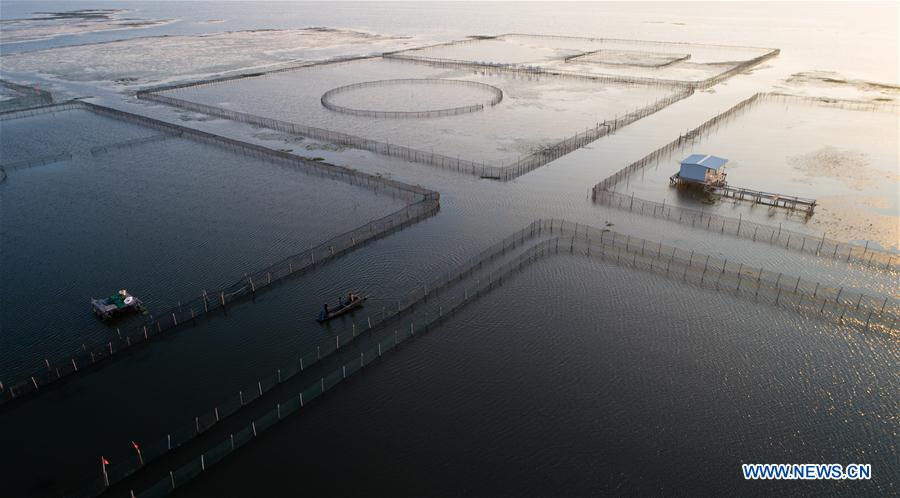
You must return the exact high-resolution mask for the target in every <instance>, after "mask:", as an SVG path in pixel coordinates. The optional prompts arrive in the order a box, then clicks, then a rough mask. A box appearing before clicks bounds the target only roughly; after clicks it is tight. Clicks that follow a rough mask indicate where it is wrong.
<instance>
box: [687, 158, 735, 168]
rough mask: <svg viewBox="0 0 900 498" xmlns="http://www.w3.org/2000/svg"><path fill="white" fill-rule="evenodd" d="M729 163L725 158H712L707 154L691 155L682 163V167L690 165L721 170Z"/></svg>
mask: <svg viewBox="0 0 900 498" xmlns="http://www.w3.org/2000/svg"><path fill="white" fill-rule="evenodd" d="M727 162H728V159H725V158H724V157H717V156H710V155H707V154H691V155H690V156H688V157H687V158H686V159H684V160H683V161H681V164H682V165H686V164H690V165H696V166H702V167H704V168H706V169H719V168H721V167H722V166H724V165H725V163H727Z"/></svg>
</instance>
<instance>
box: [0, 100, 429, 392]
mask: <svg viewBox="0 0 900 498" xmlns="http://www.w3.org/2000/svg"><path fill="white" fill-rule="evenodd" d="M85 112H86V113H88V114H85ZM66 113H68V114H66ZM72 113H82V114H78V116H80V117H84V118H87V117H91V118H93V119H98V118H97V117H96V116H100V117H102V118H103V119H106V118H112V124H117V123H120V122H125V123H128V124H129V126H127V127H125V129H126V131H127V133H124V132H123V133H120V134H118V135H116V138H115V139H114V140H106V141H105V142H104V141H103V135H104V133H105V131H110V130H111V131H110V132H111V133H112V132H115V130H114V129H113V127H111V125H110V123H108V122H107V121H110V120H108V119H106V121H102V122H101V123H100V124H102V125H103V126H100V127H99V128H97V129H95V130H93V133H92V134H91V139H92V140H93V141H92V142H89V143H87V144H82V143H77V144H76V145H77V147H73V148H71V149H70V150H68V151H66V152H60V153H55V154H53V155H51V156H46V157H44V156H42V157H37V158H32V159H27V158H25V157H23V158H21V159H19V158H17V162H15V163H12V165H13V166H14V167H15V168H16V170H15V171H18V169H20V168H25V167H30V166H33V165H36V164H38V163H60V164H65V162H66V161H69V160H71V158H72V157H75V160H77V161H80V162H81V163H85V164H87V165H94V164H95V163H97V162H101V161H107V162H108V161H109V160H114V159H116V157H118V156H117V155H119V154H127V153H130V149H132V148H146V147H162V146H163V145H165V147H164V149H171V150H174V151H176V152H177V151H179V150H182V149H183V148H184V147H187V146H196V144H195V143H193V142H199V143H200V144H201V145H202V146H203V147H212V149H211V150H210V151H209V153H208V154H207V156H210V157H214V156H212V155H213V154H220V155H223V158H222V159H221V160H222V161H223V162H222V163H217V168H218V169H219V170H220V171H223V172H224V168H225V166H226V165H225V164H224V161H227V160H229V159H233V160H234V163H235V164H237V166H236V167H237V168H246V167H247V166H249V165H253V164H254V162H255V161H259V162H261V163H264V165H265V166H268V165H277V166H279V167H280V168H284V170H287V171H288V172H285V171H283V170H279V171H280V173H281V174H285V175H292V174H293V173H290V171H292V170H295V171H297V172H299V173H303V174H305V175H309V176H311V177H312V178H307V179H306V180H304V181H303V184H304V185H314V184H315V182H319V181H323V182H326V183H327V182H331V181H333V183H330V185H332V188H341V189H349V190H351V192H350V193H353V192H352V191H353V190H355V189H356V188H359V189H361V191H360V192H361V193H365V194H366V195H370V194H371V195H372V197H373V198H374V199H375V200H376V201H377V202H378V203H380V204H379V205H378V206H385V207H386V208H385V209H383V211H379V210H378V209H381V208H378V209H375V208H376V207H378V206H375V205H374V204H373V206H372V209H371V210H370V211H368V214H369V215H370V216H371V215H375V216H377V217H376V218H375V219H363V220H361V223H362V224H360V225H356V222H355V221H354V222H353V223H352V224H350V225H349V226H351V227H353V226H355V228H352V229H350V230H346V228H343V227H341V226H340V225H337V224H334V226H333V227H332V228H330V230H331V232H326V234H327V235H325V236H326V237H328V238H327V239H326V240H315V239H311V241H312V243H311V244H307V243H304V244H302V245H298V247H296V248H294V247H290V248H289V249H288V250H285V251H283V252H282V253H280V254H278V253H277V254H278V256H277V257H278V259H277V260H275V261H274V262H271V259H269V260H268V262H266V263H265V264H264V265H263V266H262V267H257V268H256V269H254V270H252V271H250V272H247V271H246V270H245V269H244V268H242V270H241V271H238V270H234V271H233V272H231V273H229V275H231V276H225V277H223V278H222V279H221V280H223V281H224V285H222V282H221V281H220V282H218V283H217V286H215V287H213V286H210V287H209V288H206V289H205V290H200V289H198V288H196V287H193V286H192V287H191V288H190V291H191V294H190V295H188V296H187V298H185V296H184V295H183V294H181V292H175V291H173V290H172V289H178V288H179V287H177V285H176V284H178V282H174V283H173V282H169V283H168V284H166V289H167V292H172V293H173V294H174V295H170V296H168V297H169V298H170V299H169V300H162V301H161V302H162V303H163V304H164V306H165V307H163V305H160V306H159V307H157V308H155V309H153V310H152V311H153V313H152V315H148V317H146V318H136V319H135V320H130V321H128V322H127V323H124V322H123V324H122V325H120V326H118V327H116V328H115V329H113V330H110V329H108V328H107V327H105V326H102V324H100V325H98V324H96V323H95V324H94V325H95V328H97V329H98V330H99V331H100V332H101V333H97V334H94V335H93V336H92V335H90V334H84V335H83V336H82V337H80V339H79V340H78V342H77V343H75V346H72V347H77V350H75V351H73V352H71V353H69V354H63V355H60V354H59V353H56V354H54V355H52V356H51V355H46V356H40V358H46V359H45V360H43V361H41V365H40V367H39V368H37V369H35V370H33V371H30V372H29V371H28V370H30V369H31V367H28V368H27V369H24V368H23V372H24V374H23V375H21V377H20V378H18V379H14V378H5V379H0V403H3V402H8V401H10V400H13V399H21V398H22V397H23V396H25V395H28V394H33V393H37V392H40V391H41V390H42V388H44V387H45V386H48V385H49V384H51V383H55V382H58V381H60V380H61V379H64V378H66V377H68V376H71V375H74V374H77V373H79V372H84V371H87V370H90V368H91V367H92V366H93V365H96V364H98V363H100V362H102V361H104V360H106V359H108V358H112V357H118V353H120V352H122V351H125V350H127V349H129V348H131V347H132V346H136V345H139V344H144V343H146V342H148V341H149V340H150V339H152V338H154V337H156V336H159V335H160V334H163V333H165V332H167V331H169V330H172V329H174V328H177V327H180V326H182V325H185V324H190V323H192V322H194V321H195V320H197V319H199V318H201V317H203V316H205V315H206V314H208V313H211V312H216V311H217V310H223V309H225V308H227V307H228V306H230V305H231V304H232V303H235V302H237V301H238V300H241V299H246V298H252V297H253V296H255V294H256V293H257V292H262V291H265V290H266V289H267V288H269V287H270V286H272V285H273V284H276V283H278V282H279V281H280V280H282V279H285V278H289V277H291V276H295V275H299V274H302V273H303V272H307V271H310V270H311V269H313V268H317V267H320V266H321V265H325V264H328V263H329V262H331V261H333V260H334V259H335V258H338V257H340V256H341V255H343V254H346V253H347V252H349V251H353V250H354V249H356V248H358V247H361V246H363V245H365V244H368V243H371V242H372V241H375V240H378V239H380V238H382V237H385V236H387V235H389V234H391V233H394V232H395V231H398V230H402V229H404V228H406V227H408V226H411V225H413V224H415V223H417V222H419V221H421V220H424V219H427V218H428V217H430V216H432V215H434V214H435V213H436V212H438V210H439V208H440V196H439V194H438V193H437V192H434V191H431V190H428V189H425V188H423V187H419V186H414V185H408V184H405V183H402V182H399V181H396V180H392V179H389V178H384V177H381V176H376V175H369V174H366V173H362V172H360V171H357V170H354V169H351V168H348V167H344V166H337V165H332V164H329V163H326V162H324V161H315V160H310V159H305V158H302V157H299V156H296V155H292V154H289V153H287V152H282V151H276V150H272V149H268V148H265V147H262V146H259V145H255V144H251V143H247V142H243V141H239V140H235V139H229V138H225V137H221V136H217V135H213V134H209V133H205V132H202V131H198V130H193V129H191V128H187V127H183V126H180V125H175V124H171V123H166V122H162V121H157V120H154V119H151V118H146V117H143V116H138V115H134V114H130V113H126V112H122V111H119V110H115V109H111V108H107V107H103V106H98V105H94V104H89V103H85V102H69V103H63V104H57V105H52V106H47V107H42V108H38V109H29V110H22V111H15V112H11V113H5V114H3V115H2V116H0V126H3V127H4V131H5V132H6V131H7V130H10V132H11V128H9V126H10V125H11V124H14V123H18V121H16V120H20V119H24V120H27V119H31V118H35V119H38V118H41V117H42V116H48V117H54V118H55V117H56V116H59V119H56V121H57V122H66V123H68V122H73V123H74V124H78V122H79V121H78V120H77V119H76V120H74V121H73V119H74V118H73V116H76V114H72ZM79 119H81V118H79ZM134 125H138V126H134ZM26 131H27V130H26ZM133 135H137V136H134V137H133V138H132V136H133ZM170 140H171V141H173V142H168V141H170ZM174 142H177V143H174ZM60 143H63V144H65V141H64V140H63V141H61V142H60ZM26 145H27V144H26ZM179 146H181V148H179ZM30 148H33V147H31V145H29V146H28V147H24V146H23V147H20V148H18V149H16V150H18V151H21V150H26V151H27V150H30ZM157 152H159V151H157ZM17 154H18V152H17ZM153 157H155V156H153ZM242 158H243V159H242ZM247 158H251V160H248V159H247ZM29 161H30V162H31V163H32V164H29V163H28V162H29ZM115 162H116V164H119V163H120V161H115ZM79 164H80V163H79ZM104 164H105V163H104ZM84 170H85V171H87V169H84ZM135 171H138V172H140V173H143V172H144V169H140V168H138V169H136V170H135ZM179 171H180V170H179ZM14 174H15V173H14ZM223 174H224V173H223ZM12 178H15V177H12ZM320 179H321V180H320ZM285 185H287V184H285ZM4 187H10V185H6V186H4ZM323 192H324V190H323ZM290 193H292V194H296V193H297V190H294V189H292V190H291V191H290ZM303 199H307V200H311V199H314V197H313V196H312V195H306V196H303ZM304 202H306V201H304ZM310 202H312V201H310ZM398 207H399V209H398ZM332 212H333V213H345V211H344V210H333V211H332ZM382 212H387V213H388V214H386V215H381V213H382ZM346 215H347V216H353V214H352V213H350V212H347V213H346ZM335 216H344V214H339V215H335ZM291 218H292V219H293V218H294V217H291ZM323 218H324V219H331V218H328V217H327V216H325V217H323ZM271 221H272V220H267V223H270V222H271ZM335 227H336V228H335ZM309 233H319V234H320V235H319V237H321V236H322V235H321V232H319V231H313V230H310V231H309ZM331 233H336V235H333V236H330V235H331ZM304 235H305V233H303V232H300V234H299V235H298V237H300V236H304ZM266 247H269V246H266ZM279 247H280V246H279ZM295 251H297V252H295ZM266 254H268V253H266ZM284 254H287V256H286V257H285V256H283V255H284ZM273 259H274V258H273ZM164 269H165V268H164V266H163V265H162V263H161V262H160V264H159V266H158V267H156V268H154V269H153V270H152V272H151V273H152V275H151V277H153V279H156V280H158V278H157V275H159V274H160V273H161V272H162V271H163V270H164ZM242 274H243V276H241V275H242ZM146 299H147V298H146V297H145V302H146ZM176 303H177V304H176ZM66 316H68V315H66ZM87 319H88V320H89V321H90V322H95V321H94V320H93V319H92V317H91V316H90V315H88V316H87ZM66 320H68V319H66ZM94 336H96V337H98V339H93V340H92V339H91V338H92V337H94ZM61 349H63V350H64V351H65V350H67V349H68V347H66V348H61ZM34 354H41V352H40V351H38V352H35V353H34ZM23 363H25V362H24V361H23ZM35 363H37V361H36V362H35ZM35 366H36V365H35Z"/></svg>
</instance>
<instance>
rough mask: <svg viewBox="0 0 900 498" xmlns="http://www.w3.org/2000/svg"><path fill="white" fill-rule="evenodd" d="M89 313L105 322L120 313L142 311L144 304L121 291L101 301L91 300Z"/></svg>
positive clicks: (123, 290)
mask: <svg viewBox="0 0 900 498" xmlns="http://www.w3.org/2000/svg"><path fill="white" fill-rule="evenodd" d="M91 311H92V312H93V313H94V314H95V315H97V317H98V318H100V319H101V320H107V319H109V318H112V317H113V316H115V315H118V314H120V313H127V312H131V311H141V312H142V311H144V303H142V302H141V300H140V299H138V298H136V297H134V296H132V295H131V294H129V293H128V291H127V290H125V289H122V290H120V291H119V292H117V293H116V294H113V295H112V296H109V297H106V298H103V299H93V298H91Z"/></svg>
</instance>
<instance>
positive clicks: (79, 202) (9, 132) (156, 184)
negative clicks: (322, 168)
mask: <svg viewBox="0 0 900 498" xmlns="http://www.w3.org/2000/svg"><path fill="white" fill-rule="evenodd" d="M0 132H2V134H3V138H4V139H3V141H2V144H3V147H2V149H0V164H2V165H4V168H5V169H6V172H7V175H8V177H7V178H6V180H5V182H3V183H2V184H0V211H2V213H3V237H2V248H0V249H2V250H0V265H2V270H3V271H2V273H3V278H2V279H0V282H2V283H0V296H2V305H0V325H2V328H3V334H2V335H0V351H2V354H0V366H2V368H0V371H3V372H6V373H7V374H8V375H13V374H16V373H18V372H23V369H24V371H30V370H34V369H36V368H37V367H38V366H40V365H41V364H42V363H43V361H44V358H45V357H47V356H49V357H50V359H51V360H54V359H56V358H60V357H65V355H67V354H70V353H71V352H72V351H75V350H76V349H78V348H80V347H81V344H82V343H87V344H92V343H96V342H98V341H100V342H103V341H105V339H104V337H108V336H109V335H110V334H115V326H116V325H120V324H121V325H122V326H125V325H127V324H128V323H129V322H130V321H131V320H137V318H136V317H131V318H130V319H129V318H125V319H123V320H121V321H119V322H116V323H114V324H113V325H112V326H107V325H104V324H102V323H101V322H99V321H98V320H96V319H95V318H94V317H93V315H92V314H91V313H90V309H89V302H90V301H89V299H90V298H91V297H98V298H99V297H105V296H108V295H110V294H113V293H115V292H116V291H117V290H118V289H120V288H126V289H128V290H129V291H130V292H131V293H133V294H134V295H136V296H137V297H139V298H140V299H141V300H143V301H144V303H145V305H146V306H147V307H148V310H149V312H150V313H151V314H152V313H153V312H154V311H160V310H165V309H167V308H168V307H169V306H174V305H176V304H177V302H179V301H181V300H188V299H193V298H195V297H196V296H198V295H199V294H200V293H201V291H202V290H203V289H214V288H216V286H222V285H226V284H230V283H232V282H235V281H238V280H240V279H241V277H242V275H244V274H245V272H252V271H255V270H258V269H259V268H262V267H265V266H267V265H268V264H271V263H274V262H275V261H278V260H281V259H282V258H285V257H287V256H290V255H293V254H296V253H299V252H301V251H303V250H304V249H306V248H308V247H310V246H313V245H315V244H317V243H319V242H321V241H323V240H326V239H328V238H329V237H331V236H334V235H337V234H339V233H343V232H345V231H347V230H350V229H353V228H356V227H357V226H360V225H363V224H364V223H366V222H368V221H370V220H372V219H375V218H378V217H381V216H384V215H387V214H389V213H392V212H394V211H396V210H398V209H400V208H401V207H402V206H403V205H404V204H405V203H404V202H403V200H402V199H399V198H398V199H394V198H393V197H392V196H391V195H390V194H387V195H384V194H380V195H377V194H376V193H375V192H374V191H372V190H369V189H365V188H361V187H356V186H353V185H350V184H347V183H344V182H339V181H336V180H331V179H329V178H327V177H325V178H323V177H319V176H313V175H309V174H305V173H303V172H301V171H300V170H298V169H297V168H292V167H290V166H287V165H281V164H275V163H270V162H267V161H266V160H264V159H257V158H254V157H248V156H245V155H237V154H233V153H231V152H228V151H227V150H225V149H223V148H219V147H216V146H213V145H207V144H204V143H200V142H197V141H194V140H189V139H186V138H179V137H177V136H174V135H171V134H164V133H161V132H160V131H159V130H155V129H150V128H145V127H143V126H139V125H134V124H130V123H124V122H121V121H119V120H116V119H112V118H107V117H104V116H99V115H96V114H94V113H92V112H89V111H85V110H67V111H62V112H55V113H46V114H41V115H36V116H30V117H22V118H15V119H6V120H2V121H0ZM3 380H6V381H7V382H9V380H7V379H3Z"/></svg>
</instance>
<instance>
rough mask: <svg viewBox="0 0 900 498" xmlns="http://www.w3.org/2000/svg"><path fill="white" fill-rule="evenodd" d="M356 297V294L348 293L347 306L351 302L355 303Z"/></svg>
mask: <svg viewBox="0 0 900 498" xmlns="http://www.w3.org/2000/svg"><path fill="white" fill-rule="evenodd" d="M357 297H358V296H357V295H356V294H354V293H352V292H350V293H348V294H347V304H350V303H352V302H353V301H355V300H356V298H357Z"/></svg>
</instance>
